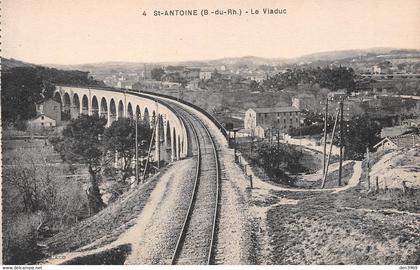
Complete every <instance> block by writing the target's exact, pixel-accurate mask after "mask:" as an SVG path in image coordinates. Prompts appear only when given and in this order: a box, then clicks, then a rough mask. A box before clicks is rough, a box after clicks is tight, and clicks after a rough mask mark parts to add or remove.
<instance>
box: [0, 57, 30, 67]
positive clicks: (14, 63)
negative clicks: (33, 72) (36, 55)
mask: <svg viewBox="0 0 420 270" xmlns="http://www.w3.org/2000/svg"><path fill="white" fill-rule="evenodd" d="M36 66H37V65H34V64H30V63H26V62H23V61H19V60H16V59H13V58H10V59H7V58H4V57H1V69H2V70H8V69H11V68H15V67H36Z"/></svg>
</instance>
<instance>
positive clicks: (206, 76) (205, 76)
mask: <svg viewBox="0 0 420 270" xmlns="http://www.w3.org/2000/svg"><path fill="white" fill-rule="evenodd" d="M211 75H212V72H211V71H209V70H200V73H199V75H198V76H199V78H200V80H210V79H211Z"/></svg>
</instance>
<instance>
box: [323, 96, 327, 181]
mask: <svg viewBox="0 0 420 270" xmlns="http://www.w3.org/2000/svg"><path fill="white" fill-rule="evenodd" d="M327 121H328V97H327V98H326V100H325V116H324V163H323V166H322V174H325V166H326V162H327V126H328V124H327Z"/></svg>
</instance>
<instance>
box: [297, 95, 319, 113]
mask: <svg viewBox="0 0 420 270" xmlns="http://www.w3.org/2000/svg"><path fill="white" fill-rule="evenodd" d="M316 105H317V104H316V101H315V97H314V96H313V95H308V94H300V95H297V96H294V97H292V106H293V107H296V108H298V109H299V110H308V111H315V110H316Z"/></svg>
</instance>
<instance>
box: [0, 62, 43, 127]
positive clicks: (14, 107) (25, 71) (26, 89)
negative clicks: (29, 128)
mask: <svg viewBox="0 0 420 270" xmlns="http://www.w3.org/2000/svg"><path fill="white" fill-rule="evenodd" d="M1 86H2V93H1V103H2V106H1V114H2V118H3V119H4V120H9V121H16V120H17V119H22V120H26V119H29V118H32V117H34V116H35V114H36V112H35V103H36V102H38V101H41V100H42V99H43V96H42V94H41V92H42V86H43V84H42V80H41V78H39V77H38V76H37V74H36V71H35V69H33V68H26V67H25V68H24V67H19V68H13V69H11V70H8V71H5V72H2V74H1Z"/></svg>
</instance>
